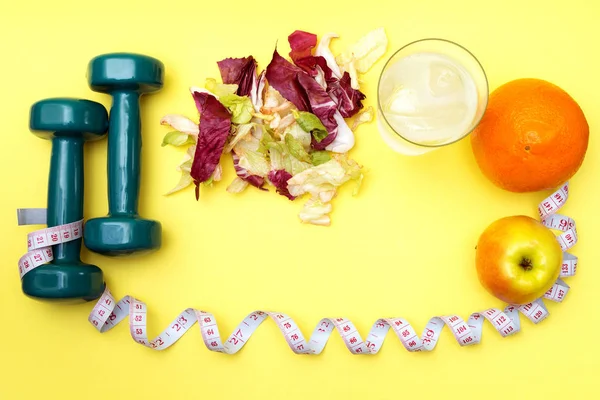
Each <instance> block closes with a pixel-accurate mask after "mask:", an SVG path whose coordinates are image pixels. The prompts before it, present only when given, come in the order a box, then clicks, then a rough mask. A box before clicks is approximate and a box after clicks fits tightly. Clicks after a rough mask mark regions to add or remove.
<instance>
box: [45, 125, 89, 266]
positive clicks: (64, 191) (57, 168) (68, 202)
mask: <svg viewBox="0 0 600 400" xmlns="http://www.w3.org/2000/svg"><path fill="white" fill-rule="evenodd" d="M83 143H84V140H83V138H80V137H67V136H60V134H57V136H55V137H54V138H53V139H52V155H51V157H50V175H49V179H48V204H47V205H48V210H47V225H48V227H53V226H58V225H63V224H68V223H71V222H75V221H79V220H81V219H82V218H83ZM80 250H81V239H77V240H74V241H71V242H67V243H63V244H59V245H56V246H54V247H53V252H54V261H53V262H52V263H53V264H57V265H60V264H61V263H70V264H73V263H77V262H79V261H81V260H80V258H79V257H80V256H79V252H80Z"/></svg>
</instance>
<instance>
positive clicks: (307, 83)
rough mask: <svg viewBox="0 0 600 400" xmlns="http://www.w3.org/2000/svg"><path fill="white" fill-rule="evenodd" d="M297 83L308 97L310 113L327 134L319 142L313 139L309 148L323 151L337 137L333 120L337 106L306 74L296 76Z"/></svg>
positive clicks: (336, 126) (335, 122) (336, 125)
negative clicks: (319, 122) (317, 119)
mask: <svg viewBox="0 0 600 400" xmlns="http://www.w3.org/2000/svg"><path fill="white" fill-rule="evenodd" d="M298 81H299V82H300V85H302V87H303V88H304V90H305V91H306V95H307V96H308V101H309V103H310V112H312V113H313V114H314V115H316V116H317V118H319V120H321V123H322V124H323V126H324V127H325V129H327V132H328V133H329V135H327V137H325V138H324V139H323V140H321V141H320V142H317V140H316V139H315V138H314V137H313V138H312V142H311V146H312V147H313V148H314V149H316V150H325V148H326V147H327V146H328V145H329V144H331V142H333V141H334V140H335V138H336V136H337V130H338V124H337V121H336V120H335V118H334V115H335V112H336V110H337V105H336V104H335V102H334V101H333V100H332V99H331V97H330V96H329V95H328V94H327V92H326V91H325V89H323V88H322V87H321V85H319V84H318V83H317V81H316V80H314V78H312V77H311V76H308V75H307V74H298Z"/></svg>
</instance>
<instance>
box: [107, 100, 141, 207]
mask: <svg viewBox="0 0 600 400" xmlns="http://www.w3.org/2000/svg"><path fill="white" fill-rule="evenodd" d="M111 95H112V96H113V104H112V107H111V111H110V118H109V126H108V157H107V158H108V208H109V212H110V214H111V215H125V216H132V215H137V211H138V200H139V192H140V157H141V148H142V135H141V119H140V102H139V97H140V96H139V94H138V93H137V92H135V91H127V90H122V91H114V92H112V93H111Z"/></svg>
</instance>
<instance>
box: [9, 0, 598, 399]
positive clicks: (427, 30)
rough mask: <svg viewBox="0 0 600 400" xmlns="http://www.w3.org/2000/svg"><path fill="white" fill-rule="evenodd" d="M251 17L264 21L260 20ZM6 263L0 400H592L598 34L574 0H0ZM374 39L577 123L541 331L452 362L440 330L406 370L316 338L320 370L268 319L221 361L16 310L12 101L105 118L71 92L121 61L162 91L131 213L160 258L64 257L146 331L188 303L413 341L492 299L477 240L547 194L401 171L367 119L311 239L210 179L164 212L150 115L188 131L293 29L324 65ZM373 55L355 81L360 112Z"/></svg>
mask: <svg viewBox="0 0 600 400" xmlns="http://www.w3.org/2000/svg"><path fill="white" fill-rule="evenodd" d="M267 4H269V5H267ZM0 8H1V10H0V37H1V38H2V39H1V40H0V53H1V54H2V61H1V62H0V72H1V73H0V76H1V77H2V85H1V88H2V95H1V97H0V99H1V100H0V102H1V108H0V110H1V113H2V122H3V124H2V130H3V133H2V144H1V147H0V149H1V150H0V151H1V157H0V168H1V169H0V171H1V173H2V177H3V182H2V185H1V187H2V189H1V190H2V196H1V200H0V201H1V205H0V221H1V226H2V238H1V239H2V256H3V261H4V262H3V266H2V268H0V300H1V304H2V316H1V317H2V321H3V322H2V327H1V329H0V343H1V346H2V350H0V354H1V356H0V360H1V363H2V373H1V374H0V398H2V399H17V398H33V396H40V397H41V396H43V397H44V398H60V399H79V398H90V399H100V398H103V399H112V398H128V399H132V398H135V399H138V398H139V399H142V398H149V399H154V398H163V399H166V398H212V399H229V398H287V399H307V398H317V399H321V398H323V399H325V398H335V399H338V398H339V399H342V398H344V399H347V398H357V399H358V398H367V399H397V398H401V397H402V398H429V397H439V398H442V397H446V398H485V399H490V398H491V399H495V398H498V399H500V398H502V399H505V398H509V397H513V396H514V397H513V398H546V399H548V398H560V397H561V396H569V395H572V396H573V398H594V397H595V398H597V396H598V389H597V383H596V382H593V380H594V379H596V380H597V377H598V374H599V373H600V359H599V356H600V345H599V342H598V339H597V332H598V329H600V322H598V321H599V320H600V319H599V318H598V308H597V306H596V304H597V301H598V300H597V297H596V296H597V291H598V287H599V286H598V285H599V278H600V270H599V268H598V262H599V261H600V258H599V256H598V244H597V243H596V238H597V235H596V233H597V229H598V226H599V222H600V221H599V218H600V217H599V214H598V212H597V211H596V207H597V206H598V204H599V201H600V189H599V187H600V186H598V184H597V183H598V180H597V179H598V175H597V173H598V171H599V168H600V165H599V159H598V155H599V152H600V147H599V146H600V145H599V142H598V136H597V132H598V128H599V124H600V116H599V114H598V106H599V102H598V92H599V90H598V88H599V86H598V85H599V84H598V70H599V62H600V58H599V55H598V54H599V51H598V50H599V49H598V43H597V39H598V21H599V20H600V7H599V6H598V5H595V3H594V2H592V1H589V0H571V1H568V2H565V1H557V2H551V1H547V0H532V1H523V0H509V1H502V2H484V1H481V0H479V1H468V0H455V1H444V0H437V1H416V0H415V1H410V2H409V1H402V2H400V1H374V0H368V1H365V0H363V1H350V0H347V1H337V0H336V1H322V0H321V1H313V0H308V1H307V0H302V1H296V2H284V1H279V2H266V1H265V2H249V1H189V2H177V1H161V2H156V3H155V4H152V3H151V2H148V1H123V0H119V1H113V0H104V1H98V2H82V1H80V0H77V1H64V0H60V1H59V0H55V1H51V2H41V1H40V2H39V3H30V2H26V1H18V2H3V5H2V6H0ZM379 26H383V27H385V29H386V32H387V34H388V37H389V42H390V44H389V48H388V52H387V53H386V57H387V56H389V55H391V53H392V51H393V50H394V49H397V48H398V47H399V46H402V45H404V44H406V43H408V42H410V41H413V40H416V39H420V38H424V37H443V38H446V39H450V40H454V41H456V42H458V43H460V44H462V45H464V46H465V47H467V48H468V49H470V50H471V51H472V52H473V53H474V54H475V55H476V56H477V57H478V58H479V60H480V61H481V63H482V64H483V66H484V68H485V70H486V73H487V75H488V78H489V84H490V87H491V89H492V90H493V89H494V88H496V87H498V86H499V85H500V84H502V83H504V82H506V81H508V80H512V79H515V78H520V77H537V78H543V79H547V80H549V81H552V82H554V83H556V84H558V85H559V86H561V87H562V88H564V89H565V90H567V91H568V92H569V93H570V94H571V95H572V96H573V97H574V98H575V99H576V100H577V101H578V102H579V104H580V105H581V107H582V109H583V110H584V112H585V113H586V115H587V117H588V121H589V124H590V131H591V136H590V147H589V151H588V154H587V157H586V160H585V162H584V164H583V166H582V168H581V169H580V170H579V172H578V173H577V175H576V176H575V177H574V178H573V179H572V180H571V198H570V200H569V202H568V204H567V206H566V208H565V209H564V212H565V213H566V214H568V215H570V216H572V217H573V218H575V220H576V221H577V223H578V229H579V234H580V242H579V244H578V245H577V246H576V247H575V249H574V250H573V253H574V254H576V255H578V256H579V257H580V264H579V270H578V273H577V275H576V276H575V277H573V278H569V279H568V280H567V283H568V284H569V285H571V288H572V289H571V291H570V292H569V294H568V296H567V298H566V300H565V301H564V303H563V304H555V303H550V302H547V303H548V307H549V310H550V317H549V318H548V319H547V320H546V321H544V322H543V323H542V324H540V325H538V326H534V325H533V324H531V323H530V322H529V321H525V320H523V326H522V332H521V333H519V334H518V335H516V336H514V337H510V338H507V339H502V338H501V337H500V335H498V334H497V333H496V331H494V330H493V329H492V328H491V327H490V326H489V325H488V324H487V323H486V325H485V326H484V332H483V342H482V343H481V344H480V345H477V346H473V347H467V348H461V347H460V346H459V345H458V344H457V343H456V341H455V340H454V339H453V338H452V336H451V334H450V333H449V331H448V330H447V329H444V331H443V333H442V337H441V340H440V343H439V344H438V346H437V348H436V349H435V350H434V351H433V352H431V353H416V354H410V353H408V352H406V351H405V350H404V349H403V348H402V346H401V344H400V342H399V341H398V340H397V339H396V338H395V337H394V336H393V335H391V334H390V335H388V337H387V340H386V342H385V344H384V346H383V349H382V351H381V352H380V353H379V354H378V355H376V356H367V357H365V356H362V357H357V356H352V355H351V354H350V353H349V352H348V351H347V350H346V348H345V346H344V344H343V342H342V341H341V339H340V338H339V336H337V334H334V335H333V336H332V338H331V340H330V342H329V344H328V345H327V347H326V349H325V351H324V352H323V354H321V355H320V356H317V357H307V356H297V355H294V354H293V353H292V352H291V351H290V350H289V348H288V347H287V344H286V343H285V340H284V339H283V337H282V336H281V334H280V333H279V331H278V329H277V328H276V326H275V324H274V323H272V322H271V321H266V322H265V323H264V324H263V325H262V326H261V327H260V328H259V329H258V331H257V332H256V334H255V335H254V336H253V337H252V339H251V340H250V342H249V343H248V344H247V345H246V347H244V349H243V350H242V351H241V352H240V353H239V354H237V355H235V356H227V355H223V354H219V353H212V352H209V351H208V350H207V349H206V348H205V347H204V344H203V342H202V340H201V337H200V335H199V331H198V328H197V326H194V328H193V329H192V330H191V331H190V332H188V334H187V335H185V336H184V337H183V338H182V339H181V340H180V341H179V342H178V343H177V344H175V346H173V347H171V348H170V349H168V350H167V351H164V352H156V351H152V350H150V349H147V348H145V347H143V346H140V345H137V344H135V343H134V342H133V341H132V340H131V338H130V336H129V331H128V328H127V325H126V323H121V324H120V325H119V326H118V327H116V328H114V329H113V330H111V331H110V332H108V333H106V334H99V333H98V332H97V331H96V330H95V329H94V328H93V327H92V326H91V325H90V324H89V323H88V322H87V316H88V313H89V312H90V311H91V309H92V306H93V303H89V304H80V305H59V304H48V303H43V302H36V301H33V300H31V299H28V298H26V297H25V296H24V295H23V294H22V292H21V288H20V283H19V276H18V271H17V260H18V258H19V257H20V256H21V255H22V254H23V253H24V252H25V250H26V242H25V241H26V234H27V232H29V231H31V230H33V229H38V228H39V227H18V226H17V223H16V211H15V210H16V209H17V208H19V207H45V206H46V190H47V176H48V165H49V156H50V143H49V142H46V141H42V140H39V139H37V138H36V137H34V136H33V135H31V134H30V133H29V132H28V113H29V107H30V105H31V104H32V103H33V102H35V101H37V100H39V99H42V98H46V97H54V96H77V97H83V98H89V99H92V100H96V101H100V102H102V103H103V104H104V105H106V106H107V107H110V98H109V97H108V96H107V95H104V94H101V93H94V92H92V91H91V90H90V89H89V88H88V87H87V83H86V78H85V72H86V66H87V63H88V61H89V60H90V59H91V58H92V57H94V56H95V55H97V54H100V53H104V52H112V51H133V52H140V53H145V54H149V55H152V56H155V57H157V58H159V59H161V60H162V61H163V62H164V63H165V65H166V80H165V86H164V89H163V90H162V92H160V93H159V94H157V95H154V96H152V97H147V98H145V99H144V101H143V103H142V104H143V106H142V107H143V108H142V114H143V126H144V128H143V143H144V145H143V168H142V171H143V176H142V190H141V200H140V213H141V214H142V215H143V216H146V217H149V218H155V219H158V220H159V221H161V222H162V224H163V232H164V235H163V243H164V245H163V247H162V248H161V250H160V251H159V252H157V253H155V254H152V255H151V256H147V257H143V258H132V259H109V258H105V257H102V256H99V255H97V254H93V253H90V252H88V251H87V250H85V249H84V250H83V251H82V258H83V259H84V260H86V261H88V262H91V263H94V264H97V265H98V266H100V267H101V268H102V269H103V271H104V272H105V275H106V279H107V282H108V285H109V287H110V288H111V290H112V292H113V294H114V295H115V296H116V297H118V298H121V297H122V296H124V295H126V294H130V295H133V296H135V297H137V298H139V299H141V300H143V301H145V302H146V303H147V304H148V307H149V309H150V313H149V331H150V334H151V336H154V335H156V334H158V333H159V332H160V331H162V329H164V328H165V327H166V326H167V324H168V323H169V322H170V321H171V320H172V319H173V318H174V317H175V316H176V315H177V314H178V313H179V312H180V311H182V310H183V309H185V308H186V307H195V308H201V309H206V310H208V311H211V312H213V313H214V314H215V315H216V317H217V318H218V321H219V326H220V329H221V332H222V334H223V335H229V334H230V333H231V331H232V330H233V329H234V327H235V326H236V325H237V324H238V323H239V322H240V321H241V319H242V318H243V317H244V316H245V315H246V314H247V313H249V312H251V311H253V310H256V309H262V310H273V311H281V312H285V313H287V314H289V315H290V316H292V317H293V318H294V319H295V320H296V321H297V322H298V323H299V325H300V326H301V328H302V330H303V332H304V333H305V334H306V335H309V334H310V332H312V330H313V328H314V326H315V324H316V323H317V322H318V320H319V319H320V318H321V317H325V316H330V317H337V316H344V317H347V318H350V319H351V320H352V321H354V323H355V324H356V325H357V327H358V328H359V330H360V332H361V333H362V334H363V336H366V334H367V332H368V329H369V327H370V326H371V324H372V323H373V321H375V320H376V319H377V318H379V317H385V316H397V317H400V316H401V317H404V318H407V319H409V320H410V322H411V323H412V324H413V325H414V326H415V328H416V329H417V331H418V332H419V333H420V332H421V330H422V329H423V327H424V326H425V324H426V322H427V320H428V319H429V318H430V317H432V316H434V315H442V314H446V313H456V314H459V315H461V316H463V317H465V318H466V317H467V316H468V315H469V314H470V313H471V312H474V311H480V310H483V309H485V308H487V307H491V306H501V305H502V304H501V303H500V302H498V301H496V300H494V299H493V298H492V297H491V296H490V295H488V294H487V293H486V292H485V291H484V290H483V289H482V288H481V286H480V285H479V283H478V282H477V279H476V275H475V271H474V247H475V243H476V241H477V238H478V235H479V234H480V233H481V232H482V231H483V229H484V228H485V227H486V226H487V225H488V224H489V223H491V222H492V221H494V220H495V219H497V218H500V217H503V216H507V215H513V214H527V215H531V216H534V215H535V210H536V206H537V203H538V202H539V201H540V200H542V199H543V198H544V197H545V196H546V195H547V194H548V193H532V194H523V195H516V194H511V193H507V192H503V191H501V190H500V189H497V188H495V187H494V186H493V185H492V184H491V183H489V182H488V181H487V180H486V179H485V178H484V177H483V176H482V175H481V173H480V172H479V170H478V168H477V166H476V164H475V162H474V159H473V157H472V153H471V150H470V145H469V141H468V140H463V141H461V142H459V143H458V144H455V145H452V146H449V147H447V148H444V149H442V150H439V151H437V152H434V153H430V154H428V155H425V156H422V157H417V158H407V157H402V156H399V155H397V154H395V153H393V152H392V151H391V150H389V149H388V148H387V147H386V146H385V145H384V143H383V141H382V140H381V139H380V137H379V134H378V132H377V130H376V126H375V124H374V123H372V124H369V125H363V126H362V127H360V128H359V130H358V131H357V132H356V136H357V145H356V147H355V149H354V150H353V151H352V153H351V154H352V156H353V158H355V159H356V160H358V161H359V162H360V163H362V164H363V165H365V167H366V168H368V170H369V174H368V176H367V177H366V178H365V181H364V185H363V187H362V191H361V192H360V194H359V195H358V196H357V197H352V196H351V190H350V189H349V188H346V189H344V190H342V192H341V193H340V195H339V196H338V198H336V199H335V201H334V203H333V206H334V212H333V215H332V217H333V224H332V226H331V227H329V228H323V227H314V226H308V225H302V224H300V222H299V221H298V219H297V213H298V211H299V210H300V209H301V207H302V203H301V202H300V201H298V202H289V201H287V200H286V199H285V198H283V197H281V196H279V195H276V194H275V193H274V191H273V190H271V191H270V192H269V193H263V192H259V191H257V190H252V189H250V190H248V191H246V192H245V193H244V194H242V195H240V196H234V195H230V194H228V193H227V192H225V188H226V186H227V184H228V183H229V181H230V180H231V179H232V178H233V176H234V172H233V168H232V167H231V164H230V162H229V161H228V160H229V159H228V158H224V160H225V162H224V164H225V177H224V180H223V181H222V182H221V183H219V184H218V185H216V186H215V187H214V188H212V189H210V190H207V189H203V190H202V193H201V198H200V201H198V202H196V200H195V199H194V194H193V190H192V189H191V188H190V189H188V190H186V191H185V192H183V193H180V194H177V195H175V196H171V197H165V196H163V193H165V192H166V191H167V190H168V189H170V188H171V187H172V186H173V185H174V184H175V183H176V182H177V180H178V178H179V176H178V172H176V171H175V166H176V164H177V163H178V162H179V160H180V159H181V157H182V154H183V151H180V149H175V148H172V147H165V148H161V146H160V143H161V140H162V138H163V136H164V134H165V133H167V132H168V129H167V128H165V127H162V126H160V125H159V120H160V118H161V117H162V116H163V115H164V114H167V113H183V114H186V115H188V116H189V117H190V118H193V119H197V114H196V111H195V108H194V104H193V101H192V99H191V96H190V95H189V92H188V87H189V86H191V85H202V84H203V82H204V79H205V78H207V77H215V78H218V77H219V76H218V69H217V66H216V61H217V60H220V59H223V58H226V57H241V56H246V55H249V54H252V55H253V56H254V57H255V58H256V59H257V60H258V62H259V68H260V69H261V70H262V69H263V68H264V67H266V65H267V64H268V62H269V61H270V57H271V54H272V51H273V47H274V46H275V44H276V43H278V46H279V49H280V52H281V53H282V54H287V52H288V51H289V50H288V43H287V35H289V34H290V33H291V32H293V31H294V30H295V29H302V30H306V31H309V32H314V33H317V34H319V35H321V34H323V33H325V32H328V31H333V32H337V33H338V34H340V35H341V38H340V39H339V40H337V41H336V42H334V50H335V51H336V52H337V51H339V50H340V49H342V48H343V47H344V46H345V45H347V44H350V43H352V42H353V41H354V40H356V39H358V38H359V37H360V36H361V35H363V34H364V33H366V32H367V31H369V30H371V29H374V28H376V27H379ZM383 61H384V60H383V59H382V60H381V61H380V62H378V63H377V64H376V65H375V66H374V67H373V68H372V69H371V70H370V71H369V72H368V74H367V75H366V76H365V83H364V85H363V87H362V89H363V91H364V92H365V93H366V95H367V100H366V105H375V101H376V96H375V89H376V81H377V78H378V75H379V72H380V70H381V68H382V66H383ZM85 168H86V171H85V196H86V197H85V218H86V219H87V218H90V217H94V216H100V215H104V214H105V213H106V211H107V202H106V172H105V171H106V141H105V140H103V141H100V142H96V143H90V144H86V148H85Z"/></svg>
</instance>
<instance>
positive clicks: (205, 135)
mask: <svg viewBox="0 0 600 400" xmlns="http://www.w3.org/2000/svg"><path fill="white" fill-rule="evenodd" d="M192 96H193V97H194V102H195V103H196V108H197V109H198V112H199V114H200V130H199V135H198V144H197V145H196V151H195V154H194V161H193V162H192V169H191V171H190V175H191V177H192V178H193V179H194V184H195V185H196V200H197V199H198V196H199V184H200V183H202V182H205V181H207V180H208V179H210V177H211V176H212V175H213V173H214V172H215V169H216V168H217V165H218V164H219V161H220V159H221V155H222V154H223V148H224V147H225V142H226V141H227V137H228V135H229V129H230V128H231V115H230V114H229V112H228V111H227V109H226V108H225V107H224V106H223V105H222V104H221V103H220V102H219V100H217V99H216V98H215V97H214V96H212V95H210V94H208V93H199V92H193V93H192Z"/></svg>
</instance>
